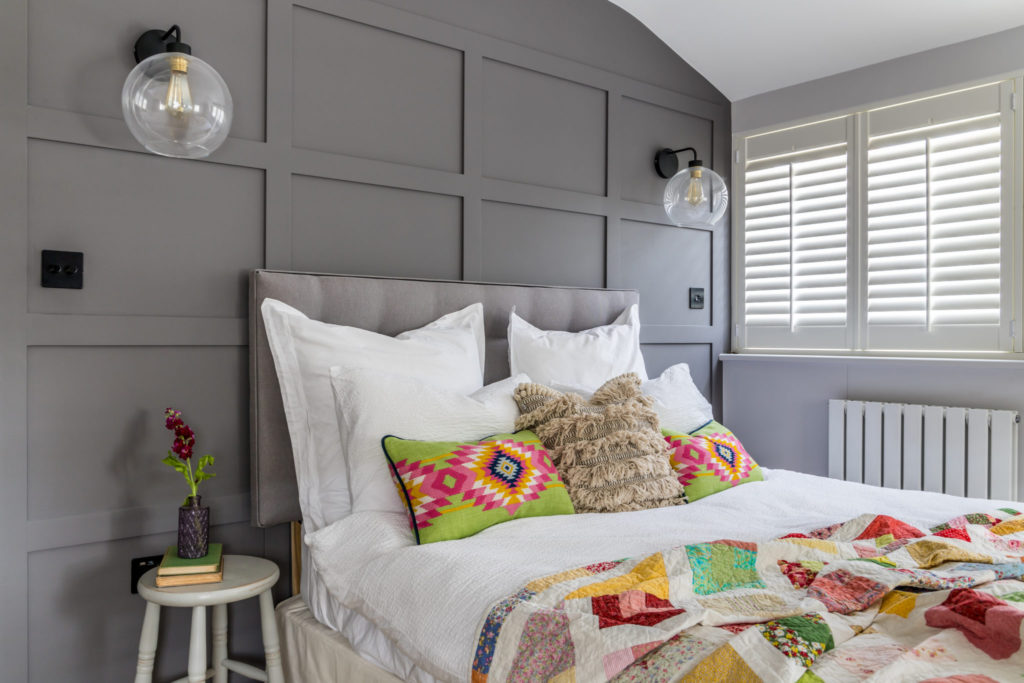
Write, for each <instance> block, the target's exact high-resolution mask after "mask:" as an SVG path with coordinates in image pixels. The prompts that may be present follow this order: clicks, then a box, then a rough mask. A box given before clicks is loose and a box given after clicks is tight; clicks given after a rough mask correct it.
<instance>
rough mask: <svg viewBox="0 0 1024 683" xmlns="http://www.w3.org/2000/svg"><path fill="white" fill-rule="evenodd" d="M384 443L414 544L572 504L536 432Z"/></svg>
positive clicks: (565, 511) (565, 509)
mask: <svg viewBox="0 0 1024 683" xmlns="http://www.w3.org/2000/svg"><path fill="white" fill-rule="evenodd" d="M381 443H382V445H383V446H384V453H385V454H386V455H387V457H388V462H389V463H390V465H391V476H392V478H393V479H394V480H395V485H396V488H397V489H398V493H399V495H400V496H401V497H402V500H403V502H405V504H406V507H407V508H408V510H409V515H410V517H411V524H412V527H413V531H414V532H415V533H416V542H417V543H419V544H423V543H436V542H437V541H451V540H455V539H458V538H466V537H467V536H472V535H473V534H475V533H477V532H479V531H483V530H484V529H486V528H487V527H489V526H494V525H495V524H501V523H502V522H507V521H509V520H512V519H520V518H522V517H543V516H546V515H571V514H573V513H574V512H575V510H573V506H572V501H571V500H570V499H569V494H568V492H567V491H566V490H565V485H564V484H563V483H562V480H561V479H560V478H559V476H558V471H557V470H556V469H555V466H554V464H552V462H551V458H550V457H549V456H548V453H547V451H545V450H544V446H543V444H541V442H540V440H539V439H538V438H537V435H536V434H534V433H533V432H529V431H521V432H516V433H515V434H496V435H495V436H491V437H488V438H487V439H485V440H483V441H479V442H476V443H458V442H454V441H412V440H408V439H401V438H399V437H397V436H385V437H384V438H383V439H382V441H381Z"/></svg>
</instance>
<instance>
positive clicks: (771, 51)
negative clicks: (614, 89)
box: [611, 0, 1024, 101]
mask: <svg viewBox="0 0 1024 683" xmlns="http://www.w3.org/2000/svg"><path fill="white" fill-rule="evenodd" d="M611 2H613V3H614V4H616V5H618V6H620V7H621V8H622V9H624V10H626V11H627V12H629V13H630V14H632V15H633V16H635V17H636V18H637V19H639V20H640V21H641V22H643V23H644V24H645V25H646V26H647V27H648V28H649V29H651V31H653V32H654V34H655V35H657V36H658V37H659V38H661V39H662V40H663V41H664V42H665V43H666V44H667V45H668V46H669V47H670V48H672V49H673V50H675V51H676V53H678V54H679V56H680V57H682V58H683V59H685V60H686V61H687V62H688V63H689V64H690V65H691V66H692V67H693V68H695V69H696V70H697V71H699V72H700V73H701V74H702V75H703V76H704V77H705V78H707V79H708V80H709V81H711V83H712V84H713V85H714V86H715V87H717V88H718V89H719V90H720V91H721V92H722V93H723V94H724V95H725V96H726V97H728V98H729V99H730V100H732V101H736V100H741V99H743V98H746V97H750V96H751V95H757V94H759V93H762V92H767V91H769V90H775V89H777V88H784V87H786V86H789V85H794V84H796V83H803V82H805V81H810V80H814V79H816V78H822V77H824V76H830V75H832V74H837V73H840V72H843V71H849V70H850V69H856V68H859V67H862V66H867V65H868V64H875V63H877V62H883V61H885V60H887V59H894V58H896V57H902V56H905V55H909V54H913V53H915V52H921V51H923V50H930V49H932V48H935V47H940V46H943V45H951V44H953V43H958V42H961V41H964V40H969V39H971V38H977V37H979V36H983V35H988V34H990V33H997V32H999V31H1003V30H1006V29H1010V28H1014V27H1016V26H1021V25H1024V1H1022V0H856V1H854V0H702V1H700V2H698V1H697V0H611Z"/></svg>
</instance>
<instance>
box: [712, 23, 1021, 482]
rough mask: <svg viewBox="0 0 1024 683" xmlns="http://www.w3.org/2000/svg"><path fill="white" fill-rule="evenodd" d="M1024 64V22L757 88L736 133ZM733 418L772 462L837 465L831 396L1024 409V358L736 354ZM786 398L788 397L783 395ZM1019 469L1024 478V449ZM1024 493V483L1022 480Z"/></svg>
mask: <svg viewBox="0 0 1024 683" xmlns="http://www.w3.org/2000/svg"><path fill="white" fill-rule="evenodd" d="M1022 69H1024V27H1019V28H1015V29H1011V30H1008V31H1003V32H1001V33H997V34H994V35H990V36H984V37H982V38H976V39H974V40H969V41H965V42H963V43H957V44H955V45H949V46H946V47H941V48H937V49H935V50H929V51H927V52H921V53H918V54H914V55H910V56H907V57H901V58H899V59H894V60H890V61H887V62H881V63H879V64H874V65H871V66H867V67H864V68H862V69H856V70H854V71H848V72H846V73H842V74H838V75H835V76H830V77H828V78H822V79H818V80H815V81H810V82H807V83H801V84H799V85H794V86H792V87H788V88H783V89H780V90H775V91H772V92H767V93H764V94H761V95H755V96H754V97H750V98H747V99H744V100H740V101H738V102H734V103H733V105H732V122H733V132H734V133H745V132H748V131H753V130H758V129H763V128H766V127H770V126H777V125H785V124H787V123H790V122H793V121H796V120H802V119H809V118H810V119H812V118H813V117H824V116H828V115H830V114H834V113H837V112H845V111H849V110H851V109H857V108H861V107H865V106H867V105H872V104H875V103H878V102H882V101H885V100H890V99H894V98H902V97H908V96H913V95H916V94H919V93H923V92H928V91H932V90H937V89H943V88H954V87H957V86H959V85H962V84H966V83H971V82H975V81H978V80H980V79H987V78H993V77H998V76H1001V75H1004V74H1009V73H1013V72H1018V71H1020V70H1022ZM723 365H724V377H725V380H724V386H723V394H724V397H725V399H724V417H725V420H726V423H727V424H728V425H729V426H730V428H732V429H735V430H736V432H737V434H738V435H739V436H740V438H741V439H742V440H743V442H744V443H745V444H746V445H748V446H749V447H750V449H751V452H752V453H754V454H755V457H756V458H757V460H758V462H761V463H763V464H764V465H766V466H769V467H785V468H789V469H796V470H802V471H805V472H810V473H812V474H821V475H824V474H826V472H827V471H828V441H827V435H828V424H827V401H828V399H831V398H848V399H860V400H881V401H896V402H910V403H925V404H930V405H947V406H966V407H978V408H1007V409H1013V410H1018V411H1021V412H1024V363H1022V362H1020V361H969V360H920V359H917V360H913V359H899V358H888V359H879V358H806V357H805V358H800V357H788V358H787V357H781V356H770V357H764V356H760V357H759V356H731V357H728V358H727V361H726V362H725V363H723ZM780 397H781V398H783V400H780ZM1020 462H1021V467H1019V468H1018V469H1019V471H1020V472H1021V475H1022V476H1024V457H1022V459H1021V461H1020ZM1020 491H1021V494H1022V495H1024V482H1022V485H1021V488H1020Z"/></svg>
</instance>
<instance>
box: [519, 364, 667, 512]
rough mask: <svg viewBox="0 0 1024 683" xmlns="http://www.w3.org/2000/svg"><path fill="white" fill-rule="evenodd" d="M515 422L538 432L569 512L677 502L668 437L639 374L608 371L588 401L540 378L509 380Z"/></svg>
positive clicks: (622, 509)
mask: <svg viewBox="0 0 1024 683" xmlns="http://www.w3.org/2000/svg"><path fill="white" fill-rule="evenodd" d="M513 396H514V397H515V400H516V403H517V404H518V405H519V410H520V412H521V413H522V414H521V415H520V416H519V419H518V420H516V429H517V430H521V429H529V430H531V431H533V432H534V433H535V434H537V436H538V437H540V440H541V441H542V442H543V443H544V446H545V448H547V449H548V453H549V454H550V455H551V457H552V459H553V460H554V463H555V467H556V468H558V472H559V474H560V475H561V476H562V481H563V482H565V485H566V488H568V489H569V496H570V497H571V498H572V503H573V505H574V506H575V508H576V512H623V511H626V510H646V509H648V508H656V507H665V506H667V505H681V504H683V503H685V502H686V494H685V493H684V492H683V486H682V484H680V483H679V480H678V479H677V478H676V476H675V474H674V473H673V472H672V465H671V462H670V460H669V452H668V444H667V443H666V442H665V439H664V438H663V437H662V435H661V432H660V431H659V429H658V415H657V413H655V412H654V410H653V409H652V407H651V404H652V401H651V399H650V398H649V397H647V396H644V395H643V394H642V393H641V392H640V378H639V377H638V376H637V375H636V374H635V373H632V372H630V373H626V374H624V375H619V376H618V377H615V378H614V379H610V380H608V381H607V382H605V384H604V385H603V386H602V387H601V388H600V389H598V390H597V391H596V392H594V396H593V397H592V398H591V399H590V401H584V400H583V399H582V398H581V397H580V396H579V395H577V394H563V393H561V392H559V391H555V390H554V389H551V388H549V387H546V386H542V385H540V384H520V385H519V386H518V387H516V390H515V393H514V394H513Z"/></svg>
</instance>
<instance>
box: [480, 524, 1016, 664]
mask: <svg viewBox="0 0 1024 683" xmlns="http://www.w3.org/2000/svg"><path fill="white" fill-rule="evenodd" d="M1022 621H1024V513H1021V512H1019V511H1017V510H1012V509H1008V508H1001V509H999V510H996V511H993V512H990V513H978V514H970V515H966V516H963V517H958V518H956V519H952V520H950V521H948V522H946V523H944V524H940V525H938V526H935V527H932V528H931V529H927V530H922V529H917V528H915V527H913V526H911V525H910V524H907V523H904V522H901V521H900V520H897V519H894V518H892V517H888V516H885V515H862V516H860V517H857V518H855V519H852V520H850V521H848V522H845V523H841V524H835V525H833V526H829V527H826V528H823V529H817V530H815V531H811V532H808V533H795V534H789V535H787V536H783V537H782V538H778V539H775V540H772V541H768V542H762V543H750V542H744V541H735V540H719V541H712V542H709V543H697V544H693V545H686V546H680V547H677V548H672V549H670V550H665V551H662V552H658V553H654V554H652V555H647V556H644V557H634V558H629V559H624V560H614V561H611V562H601V563H597V564H591V565H587V566H584V567H579V568H577V569H572V570H570V571H565V572H561V573H559V574H555V575H552V576H547V577H544V578H541V579H537V580H535V581H532V582H531V583H529V584H527V585H526V586H525V587H524V588H523V589H522V590H520V591H519V592H518V593H516V594H515V595H512V596H509V597H508V598H506V599H504V600H502V601H500V602H498V603H497V604H495V605H494V606H493V607H492V609H491V610H490V612H489V614H488V615H487V616H486V618H485V620H484V624H483V627H482V629H481V632H480V637H479V641H478V644H477V649H476V656H475V658H474V661H473V671H472V679H473V681H474V683H495V682H497V681H506V680H508V681H555V682H559V683H562V682H564V683H568V682H570V681H609V680H614V681H694V682H696V681H701V682H709V681H737V682H743V681H751V682H761V681H771V682H783V681H799V682H800V683H815V682H817V681H830V682H831V681H863V680H873V681H958V682H961V683H988V682H989V681H1017V682H1019V683H1021V682H1024V649H1022V647H1021V637H1022V626H1021V624H1022Z"/></svg>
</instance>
